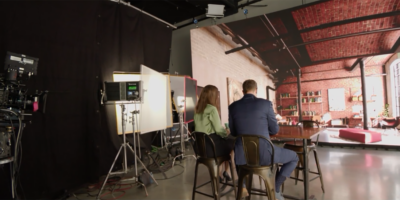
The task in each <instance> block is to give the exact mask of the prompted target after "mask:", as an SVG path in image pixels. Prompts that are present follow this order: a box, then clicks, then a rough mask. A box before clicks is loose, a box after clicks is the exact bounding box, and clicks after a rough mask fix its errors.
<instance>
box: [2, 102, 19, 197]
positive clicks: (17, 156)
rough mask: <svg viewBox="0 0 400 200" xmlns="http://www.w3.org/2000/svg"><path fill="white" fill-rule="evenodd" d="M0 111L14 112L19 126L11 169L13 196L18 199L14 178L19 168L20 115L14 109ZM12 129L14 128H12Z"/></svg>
mask: <svg viewBox="0 0 400 200" xmlns="http://www.w3.org/2000/svg"><path fill="white" fill-rule="evenodd" d="M0 111H3V112H8V113H11V114H14V115H15V116H16V117H18V123H19V126H18V135H17V140H16V141H15V148H14V166H13V168H14V169H13V171H12V179H13V180H14V184H15V187H14V191H13V192H14V194H15V196H16V198H17V199H18V193H17V189H16V188H17V187H16V186H17V184H16V181H18V180H17V179H16V176H15V175H16V174H18V175H19V169H20V164H21V163H20V161H21V158H19V152H18V150H19V148H21V147H20V145H21V141H20V140H21V137H22V136H21V135H22V131H21V130H22V120H21V116H20V115H19V114H18V113H16V112H15V111H13V110H10V109H0ZM11 127H12V129H13V128H14V127H13V125H12V126H11ZM13 131H14V130H13ZM14 134H15V132H14Z"/></svg>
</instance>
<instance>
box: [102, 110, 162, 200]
mask: <svg viewBox="0 0 400 200" xmlns="http://www.w3.org/2000/svg"><path fill="white" fill-rule="evenodd" d="M120 106H121V115H122V116H121V120H122V138H123V139H122V144H121V146H120V148H119V150H118V153H117V155H116V156H115V159H114V162H113V163H112V165H111V168H110V170H109V172H108V174H107V176H106V179H105V180H104V182H103V184H102V186H101V188H100V191H99V193H98V195H97V199H100V194H101V192H102V191H103V189H104V186H105V184H106V182H107V180H108V178H109V176H110V175H118V174H120V175H121V174H127V173H128V164H127V153H126V148H127V147H128V148H129V149H130V150H131V152H132V153H133V155H134V157H135V176H134V177H133V178H130V179H125V180H124V181H131V180H134V181H135V183H136V184H138V185H141V186H143V187H144V189H145V191H146V196H147V195H148V193H147V189H146V186H145V185H144V184H143V183H141V182H139V181H138V173H137V161H139V162H140V164H141V165H142V167H143V168H144V170H146V172H147V173H148V174H149V175H150V172H149V170H147V168H146V166H145V165H144V164H143V162H142V161H141V160H140V159H139V160H138V159H137V154H136V132H135V120H134V116H132V125H133V139H134V142H133V148H132V147H131V146H130V145H129V143H127V142H126V135H125V127H126V125H125V114H124V112H125V104H121V105H120ZM134 112H137V111H134ZM134 112H132V114H136V113H134ZM139 143H140V142H139ZM122 149H124V153H123V154H124V155H123V156H124V161H123V162H124V163H123V165H122V167H123V169H122V171H118V172H112V169H113V168H114V165H115V162H116V161H117V159H118V156H119V154H120V153H121V150H122ZM150 178H151V179H153V181H154V183H156V184H157V185H158V183H157V181H156V180H155V178H154V177H153V176H150Z"/></svg>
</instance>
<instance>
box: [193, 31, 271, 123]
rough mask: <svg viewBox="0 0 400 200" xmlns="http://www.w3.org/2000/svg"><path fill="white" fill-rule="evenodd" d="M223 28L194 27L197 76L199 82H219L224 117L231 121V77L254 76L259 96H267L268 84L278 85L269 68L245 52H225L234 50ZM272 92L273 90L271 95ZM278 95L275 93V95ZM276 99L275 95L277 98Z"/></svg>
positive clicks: (202, 83) (194, 67)
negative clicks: (229, 88)
mask: <svg viewBox="0 0 400 200" xmlns="http://www.w3.org/2000/svg"><path fill="white" fill-rule="evenodd" d="M225 37H228V38H230V37H229V36H225V35H224V34H223V33H222V31H221V30H220V29H219V28H218V27H216V26H213V27H209V28H198V29H193V30H191V40H192V43H191V44H192V48H191V52H192V61H193V68H192V70H193V78H195V79H197V85H199V86H203V87H204V86H206V85H209V84H211V85H215V86H216V87H218V89H219V91H220V100H221V120H222V122H223V123H225V122H228V88H227V77H229V78H233V79H235V80H237V81H240V82H244V81H245V80H247V79H253V80H255V81H256V82H257V86H258V97H260V98H264V99H266V97H267V94H266V87H267V86H268V85H269V86H271V87H274V84H273V82H272V80H271V79H270V78H269V77H268V76H267V74H268V73H267V71H266V70H265V68H264V67H263V66H262V65H260V62H257V60H256V59H255V58H252V57H249V56H248V55H247V53H246V52H245V51H247V50H244V51H240V52H236V53H232V54H228V55H226V54H225V51H227V50H229V49H232V48H233V46H232V43H231V44H229V43H228V42H227V41H229V40H227V39H226V38H225ZM271 93H272V92H270V95H271ZM272 97H275V94H272ZM273 99H275V98H273Z"/></svg>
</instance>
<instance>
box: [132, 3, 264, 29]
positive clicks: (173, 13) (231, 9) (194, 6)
mask: <svg viewBox="0 0 400 200" xmlns="http://www.w3.org/2000/svg"><path fill="white" fill-rule="evenodd" d="M125 1H127V2H129V3H130V4H131V5H133V6H135V7H137V8H139V9H142V10H144V11H146V12H148V13H150V14H152V15H154V16H156V17H158V18H160V19H162V20H164V21H166V22H168V23H170V24H173V25H175V24H176V23H179V22H182V21H185V20H191V21H193V19H195V18H196V19H197V20H198V21H201V20H203V19H206V17H205V16H203V15H205V14H206V12H207V10H206V9H207V8H208V4H218V5H225V9H224V10H225V12H224V15H225V16H229V15H232V14H235V13H237V12H238V9H239V8H240V7H243V6H244V5H250V4H253V3H256V2H259V1H261V0H249V1H247V2H244V3H241V4H239V2H240V1H241V0H125ZM199 16H201V18H199ZM192 23H193V22H191V23H190V24H192Z"/></svg>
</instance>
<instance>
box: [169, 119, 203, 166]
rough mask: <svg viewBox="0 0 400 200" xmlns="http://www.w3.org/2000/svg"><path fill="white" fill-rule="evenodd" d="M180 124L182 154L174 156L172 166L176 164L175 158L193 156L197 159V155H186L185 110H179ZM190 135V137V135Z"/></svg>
mask: <svg viewBox="0 0 400 200" xmlns="http://www.w3.org/2000/svg"><path fill="white" fill-rule="evenodd" d="M179 126H180V131H181V154H179V155H176V156H175V157H174V160H173V161H172V166H174V164H175V159H176V158H178V157H182V159H183V158H185V157H193V158H194V159H197V158H196V156H195V155H185V139H184V136H185V134H184V130H183V129H184V128H186V126H185V124H184V122H183V112H179ZM186 129H187V128H186ZM188 137H189V135H188Z"/></svg>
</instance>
